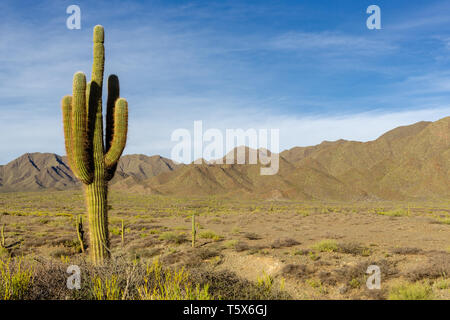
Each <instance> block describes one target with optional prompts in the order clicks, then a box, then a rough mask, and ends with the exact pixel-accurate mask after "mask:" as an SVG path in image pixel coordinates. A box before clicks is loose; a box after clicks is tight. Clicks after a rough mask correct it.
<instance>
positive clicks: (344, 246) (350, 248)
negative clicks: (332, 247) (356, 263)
mask: <svg viewBox="0 0 450 320" xmlns="http://www.w3.org/2000/svg"><path fill="white" fill-rule="evenodd" d="M337 251H339V252H342V253H347V254H353V255H360V256H368V255H370V249H369V248H367V247H364V246H363V245H361V244H359V243H356V242H345V243H339V244H338V250H337Z"/></svg>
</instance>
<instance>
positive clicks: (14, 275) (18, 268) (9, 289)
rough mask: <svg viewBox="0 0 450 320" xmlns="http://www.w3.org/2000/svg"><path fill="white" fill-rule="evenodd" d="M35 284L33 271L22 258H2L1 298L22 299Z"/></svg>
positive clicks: (0, 268) (0, 264)
mask: <svg viewBox="0 0 450 320" xmlns="http://www.w3.org/2000/svg"><path fill="white" fill-rule="evenodd" d="M32 284H33V271H32V268H31V267H27V266H25V265H24V263H23V260H22V258H18V259H12V258H8V259H7V260H5V261H3V260H0V299H4V300H22V299H24V298H25V297H26V295H27V294H28V292H29V290H30V288H31V286H32Z"/></svg>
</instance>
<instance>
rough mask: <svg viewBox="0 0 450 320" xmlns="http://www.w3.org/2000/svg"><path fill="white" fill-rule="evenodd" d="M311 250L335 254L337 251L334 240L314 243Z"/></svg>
mask: <svg viewBox="0 0 450 320" xmlns="http://www.w3.org/2000/svg"><path fill="white" fill-rule="evenodd" d="M312 248H313V249H314V250H317V251H319V252H335V251H338V249H339V248H338V244H337V243H336V241H334V240H322V241H320V242H318V243H316V244H315V245H314V246H313V247H312Z"/></svg>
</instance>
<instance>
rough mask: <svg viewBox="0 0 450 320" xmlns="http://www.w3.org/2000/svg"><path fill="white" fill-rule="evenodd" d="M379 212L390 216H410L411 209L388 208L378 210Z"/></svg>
mask: <svg viewBox="0 0 450 320" xmlns="http://www.w3.org/2000/svg"><path fill="white" fill-rule="evenodd" d="M376 213H377V214H379V215H383V216H389V217H405V216H409V215H410V213H409V210H404V209H394V210H387V211H383V210H381V211H376Z"/></svg>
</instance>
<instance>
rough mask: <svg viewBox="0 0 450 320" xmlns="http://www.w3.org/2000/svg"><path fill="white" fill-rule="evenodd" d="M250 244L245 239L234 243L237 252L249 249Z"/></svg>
mask: <svg viewBox="0 0 450 320" xmlns="http://www.w3.org/2000/svg"><path fill="white" fill-rule="evenodd" d="M249 249H250V246H249V245H248V243H247V242H244V241H238V242H237V243H236V244H235V245H234V250H236V251H237V252H242V251H245V250H249Z"/></svg>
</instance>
